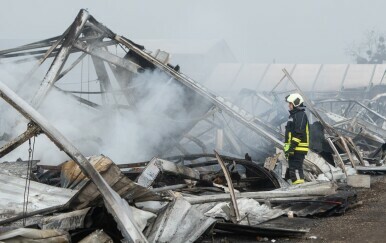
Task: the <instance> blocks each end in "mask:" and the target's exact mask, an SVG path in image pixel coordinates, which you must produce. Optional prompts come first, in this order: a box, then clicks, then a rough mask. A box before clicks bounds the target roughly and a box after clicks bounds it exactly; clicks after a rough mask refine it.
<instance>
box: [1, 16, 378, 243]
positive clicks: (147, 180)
mask: <svg viewBox="0 0 386 243" xmlns="http://www.w3.org/2000/svg"><path fill="white" fill-rule="evenodd" d="M110 46H120V47H122V48H123V49H124V50H125V54H124V55H123V56H120V55H118V54H117V53H114V52H112V51H111V50H110V49H109V47H110ZM79 54H80V55H79ZM74 55H78V57H77V58H76V59H75V60H74V61H73V63H71V64H69V60H72V59H71V57H73V56H74ZM86 56H89V57H90V58H91V59H92V62H93V65H94V68H95V73H96V75H97V81H98V89H99V90H98V91H83V90H80V91H79V90H77V91H75V90H74V91H71V90H64V89H62V88H59V85H58V84H59V83H60V82H59V81H60V80H61V79H62V78H64V77H65V76H66V75H68V74H69V73H70V72H71V70H72V69H74V68H75V67H76V66H77V65H79V63H81V61H82V59H83V58H84V57H86ZM50 58H52V59H53V60H52V62H51V64H50V66H49V67H48V71H47V72H46V75H45V76H44V78H43V81H42V82H41V84H40V86H39V88H38V91H37V92H36V93H35V94H34V95H33V97H32V99H31V101H30V102H29V101H28V102H27V101H25V100H24V99H22V98H20V97H19V95H17V94H16V93H15V92H13V91H12V90H11V89H10V88H8V87H7V86H6V85H5V84H3V83H0V95H1V98H2V99H3V100H4V101H5V102H7V103H8V104H9V105H10V106H12V107H13V108H14V109H15V110H16V111H18V112H19V113H20V114H21V115H22V116H23V117H24V121H27V123H28V126H27V130H26V131H25V132H24V133H22V134H20V135H19V136H17V137H16V138H13V139H12V138H10V137H9V134H7V132H6V131H5V132H4V134H3V135H2V137H1V139H2V141H5V142H6V143H5V144H4V145H3V146H2V147H1V148H0V157H4V156H6V155H7V154H9V153H11V152H12V151H15V150H16V149H17V148H18V147H19V146H20V145H22V144H23V143H25V142H27V141H30V144H31V139H32V138H34V137H36V136H46V137H48V138H49V139H50V140H51V141H52V143H53V144H55V146H57V148H58V149H59V150H61V151H63V152H64V153H66V154H67V156H68V157H69V158H70V159H69V160H68V161H65V162H62V163H61V164H59V165H47V164H41V162H39V160H36V159H39V158H35V160H34V157H33V148H34V147H33V146H32V147H30V150H29V159H28V160H27V161H16V162H4V163H1V164H0V181H1V185H2V186H1V188H0V199H1V200H0V205H1V207H0V216H1V217H0V220H1V221H0V226H1V228H0V240H1V241H4V242H13V241H28V242H35V241H36V242H37V241H44V242H57V241H59V242H119V241H122V240H125V241H127V242H195V241H205V240H206V239H214V238H216V239H221V238H222V237H227V238H228V239H231V238H234V239H237V238H238V237H239V236H240V234H242V235H251V236H253V237H255V238H256V236H259V237H270V238H276V237H300V236H302V235H304V234H305V233H307V232H308V231H309V228H305V227H302V225H297V224H295V223H294V222H295V218H296V217H299V218H300V217H310V216H312V217H322V216H331V215H339V214H343V213H344V212H345V211H346V210H347V209H348V208H349V206H350V204H352V203H355V202H356V193H355V191H354V190H352V189H347V187H346V186H345V183H346V182H348V181H349V179H348V178H351V180H354V181H355V178H354V177H353V176H358V175H355V174H356V173H357V172H358V173H384V172H385V171H386V166H384V158H385V155H386V152H385V151H386V146H385V141H384V140H383V137H384V134H386V131H385V127H386V125H385V124H386V123H385V122H386V118H385V115H386V114H384V113H385V109H384V104H385V103H384V95H383V94H376V95H375V96H374V97H370V98H368V97H366V99H364V100H362V101H361V100H358V99H352V98H347V97H343V96H339V98H334V99H331V98H329V99H321V98H320V97H319V98H318V97H316V96H309V95H308V93H305V92H303V91H302V90H301V89H300V87H298V85H297V83H296V82H295V80H294V79H293V78H292V76H291V74H290V73H288V72H287V70H285V69H284V70H283V72H284V76H283V78H282V79H281V80H280V82H279V83H278V84H277V86H278V85H280V83H281V82H282V81H283V80H284V79H286V80H288V81H289V82H290V84H292V85H293V86H294V88H295V89H296V90H297V91H298V92H299V93H301V94H302V96H303V97H304V98H305V103H306V105H307V107H308V110H309V111H310V113H311V114H310V115H312V117H313V120H317V121H316V122H314V123H313V124H312V125H311V128H310V129H311V151H309V153H308V155H307V157H306V160H305V164H304V170H305V175H306V180H307V183H304V184H302V185H290V183H288V181H287V180H286V171H287V168H288V163H287V161H286V159H285V156H284V155H283V152H282V151H281V149H282V148H283V145H284V143H283V142H282V141H283V138H284V137H283V132H282V126H283V122H284V121H285V119H284V120H283V117H285V116H286V113H287V112H286V110H285V109H284V107H283V106H282V105H281V104H279V103H280V102H281V101H282V100H283V99H281V97H282V96H283V94H279V93H277V92H275V91H274V90H272V92H270V93H268V94H267V93H260V94H258V95H257V97H259V100H260V101H263V102H265V103H267V104H269V105H268V106H267V107H268V109H266V110H265V111H263V113H262V114H260V115H256V114H254V113H253V112H251V111H248V109H247V108H243V107H244V106H243V105H242V104H239V105H236V104H235V103H234V102H231V101H229V100H228V99H226V98H224V97H221V96H218V95H216V94H214V93H213V92H211V91H210V90H208V89H207V88H205V87H204V86H203V85H201V84H200V83H198V82H196V81H194V80H192V79H190V78H189V77H187V76H186V75H184V74H183V73H181V72H180V67H179V66H178V65H175V66H174V65H172V64H170V63H169V59H170V55H169V54H168V53H167V52H164V51H160V50H157V51H156V52H154V53H152V52H149V51H147V50H146V49H145V47H143V46H141V45H139V44H136V43H134V42H133V41H131V40H129V39H127V38H125V37H123V36H119V35H117V34H115V33H114V32H113V31H112V30H110V29H108V28H107V27H106V26H104V25H102V24H101V23H99V22H98V21H97V20H96V19H95V18H94V17H93V16H91V15H90V14H89V13H88V12H87V11H85V10H81V11H80V12H79V14H78V16H77V17H76V19H75V21H74V22H73V23H72V25H71V26H70V27H69V28H68V29H67V30H66V31H65V32H64V33H63V34H62V35H61V36H57V37H53V38H50V39H46V40H43V41H39V42H35V43H31V44H28V45H24V46H21V47H17V48H13V49H8V50H3V51H0V60H1V61H6V60H11V61H10V62H11V63H19V64H20V63H25V62H31V61H33V62H36V60H37V64H35V65H34V67H33V69H32V70H31V71H30V72H29V73H28V74H27V78H28V77H30V76H31V75H33V73H34V72H35V71H36V70H37V69H38V68H39V66H41V65H43V64H46V63H47V62H48V60H50ZM64 67H66V69H64ZM148 72H160V73H162V74H164V75H166V77H167V79H163V80H158V82H160V83H161V84H162V85H161V87H162V89H167V88H168V87H169V86H170V85H176V86H178V87H179V88H180V89H181V90H182V91H183V94H184V95H183V96H181V99H180V100H179V104H178V105H177V104H176V105H175V107H171V106H168V107H167V108H168V109H163V110H162V114H159V115H160V117H157V118H158V119H157V123H156V125H158V126H160V127H162V126H163V125H164V124H166V123H169V122H172V121H174V122H175V123H173V124H177V123H178V126H177V125H176V126H174V129H173V130H172V131H171V132H167V133H157V134H152V135H154V137H149V138H147V139H149V140H153V139H154V140H156V141H159V143H157V144H156V146H153V145H152V146H150V145H149V146H148V147H147V148H143V150H144V151H146V154H147V155H149V154H150V155H151V157H150V158H152V159H150V158H149V160H148V161H131V163H127V162H126V163H122V161H119V163H118V162H117V163H115V162H116V161H113V160H112V159H110V158H109V157H107V156H105V155H103V154H100V155H92V156H89V155H87V156H88V157H86V156H85V154H84V153H83V152H82V151H81V150H80V149H78V147H77V146H75V145H74V143H73V142H70V138H67V137H66V136H64V135H63V133H62V132H60V131H59V130H58V128H57V127H55V126H54V125H53V124H52V123H51V122H49V121H48V119H46V118H45V117H44V116H42V115H41V113H40V112H39V108H40V107H41V106H42V104H43V103H44V100H45V99H46V97H47V95H48V94H49V93H50V91H51V90H59V91H60V92H62V93H65V94H66V96H67V97H68V98H69V99H75V100H76V101H77V102H79V105H82V106H84V107H87V109H91V110H93V111H95V112H99V111H101V110H104V109H106V108H107V107H110V108H111V107H113V108H114V109H118V110H119V109H123V110H125V109H126V110H134V111H136V110H137V111H139V112H140V110H141V105H140V104H141V100H143V99H144V98H143V97H145V94H146V92H148V90H146V87H148V86H149V84H148V83H147V84H146V85H144V84H143V83H146V82H152V81H154V80H141V82H143V83H138V79H136V78H137V77H140V76H141V75H145V74H146V73H148ZM113 80H115V81H116V83H117V84H118V89H116V88H113V83H114V82H113ZM80 82H82V81H80ZM150 85H151V84H150ZM18 89H21V90H22V89H23V85H21V86H20V87H18ZM17 91H20V90H17ZM243 94H244V95H248V94H249V93H248V92H244V93H243ZM369 94H370V93H369ZM82 95H83V97H82ZM90 95H94V96H98V97H97V98H95V99H89V98H87V99H86V98H84V97H89V96H90ZM241 95H242V94H241ZM345 95H346V96H348V95H347V93H346V94H345ZM308 97H312V100H311V99H310V98H308ZM122 98H123V99H122ZM110 101H112V102H110ZM338 103H339V104H345V106H340V105H339V106H338V105H336V104H338ZM157 104H159V106H162V104H163V100H162V99H160V100H157ZM330 104H331V105H330ZM328 107H330V109H328ZM157 108H158V107H154V112H157ZM177 113H179V114H183V117H185V118H186V119H185V120H178V119H177V118H176V117H177V116H176V114H177ZM161 115H162V117H161ZM215 116H219V117H222V119H221V120H219V119H211V118H212V117H215ZM180 117H181V116H179V117H178V118H180ZM2 119H6V117H3V118H2ZM75 119H77V117H69V120H68V121H67V122H68V123H71V122H72V120H75ZM176 120H178V121H176ZM22 121H23V119H21V120H20V122H22ZM142 122H144V123H146V121H145V120H143V121H142ZM151 129H152V128H151V127H150V128H149V130H151ZM127 136H130V134H128V135H127ZM241 138H242V139H241ZM83 143H87V140H85V141H84V142H83ZM149 144H150V142H149ZM138 153H141V151H138ZM294 216H295V218H294ZM275 220H276V221H275Z"/></svg>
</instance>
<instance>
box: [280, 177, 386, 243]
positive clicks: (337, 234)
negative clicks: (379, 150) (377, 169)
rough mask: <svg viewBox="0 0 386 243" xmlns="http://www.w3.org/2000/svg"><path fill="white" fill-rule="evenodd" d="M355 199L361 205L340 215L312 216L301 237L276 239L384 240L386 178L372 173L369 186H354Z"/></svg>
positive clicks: (327, 240)
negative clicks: (307, 231)
mask: <svg viewBox="0 0 386 243" xmlns="http://www.w3.org/2000/svg"><path fill="white" fill-rule="evenodd" d="M358 201H361V202H362V205H358V206H357V207H355V208H352V209H350V210H348V211H347V212H346V213H345V214H344V215H342V216H337V217H328V218H319V219H313V220H312V225H310V228H311V230H310V232H309V233H308V234H307V235H306V236H305V237H303V238H302V239H291V240H288V239H280V240H277V241H276V242H386V228H385V224H386V178H384V177H374V178H373V183H372V184H371V188H370V189H361V190H358ZM312 236H315V237H316V238H317V239H311V238H312Z"/></svg>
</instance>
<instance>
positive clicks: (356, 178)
mask: <svg viewBox="0 0 386 243" xmlns="http://www.w3.org/2000/svg"><path fill="white" fill-rule="evenodd" d="M347 185H349V186H352V187H363V188H370V175H349V176H348V177H347Z"/></svg>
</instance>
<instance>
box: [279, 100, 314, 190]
mask: <svg viewBox="0 0 386 243" xmlns="http://www.w3.org/2000/svg"><path fill="white" fill-rule="evenodd" d="M285 100H286V102H288V107H289V113H290V116H289V119H288V122H287V125H286V127H285V144H284V153H285V155H286V158H287V160H288V164H289V176H290V179H291V181H292V184H293V185H296V184H301V183H304V173H303V161H304V158H305V156H306V154H307V153H308V145H309V131H308V118H307V115H306V113H305V111H304V109H305V106H304V105H303V97H302V96H301V95H300V94H298V93H294V94H290V95H288V96H286V97H285Z"/></svg>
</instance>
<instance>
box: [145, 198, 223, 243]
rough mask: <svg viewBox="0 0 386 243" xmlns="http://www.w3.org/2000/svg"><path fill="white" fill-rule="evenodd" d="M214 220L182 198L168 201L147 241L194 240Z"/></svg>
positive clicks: (182, 242)
mask: <svg viewBox="0 0 386 243" xmlns="http://www.w3.org/2000/svg"><path fill="white" fill-rule="evenodd" d="M214 222H215V220H214V219H212V218H209V217H205V216H204V215H203V214H202V213H200V212H199V211H198V210H197V209H195V208H194V207H192V205H190V203H188V202H187V201H185V200H184V199H182V198H178V199H176V200H175V201H174V202H171V203H169V205H168V207H166V208H165V210H164V211H163V212H161V213H160V214H159V215H158V217H157V219H156V221H155V222H154V224H153V226H152V228H151V230H150V232H149V234H148V241H149V242H175V243H178V242H181V243H185V242H195V241H196V240H197V239H198V238H199V237H200V236H201V235H202V234H203V233H204V232H205V231H206V230H207V229H208V228H209V227H211V226H212V225H213V224H214Z"/></svg>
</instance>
